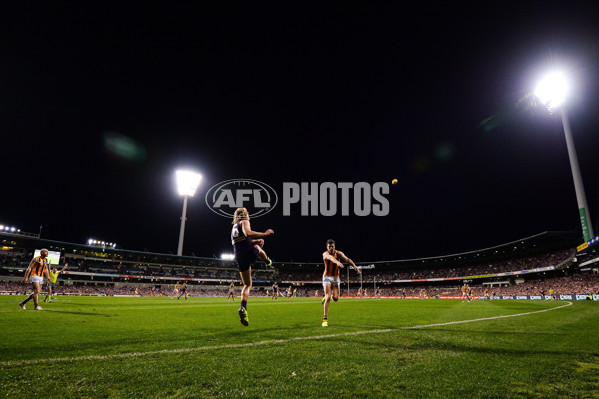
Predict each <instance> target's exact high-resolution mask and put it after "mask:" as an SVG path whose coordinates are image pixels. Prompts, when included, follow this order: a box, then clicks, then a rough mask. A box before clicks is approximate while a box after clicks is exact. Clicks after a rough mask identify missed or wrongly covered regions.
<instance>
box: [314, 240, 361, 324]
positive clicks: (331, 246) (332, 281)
mask: <svg viewBox="0 0 599 399" xmlns="http://www.w3.org/2000/svg"><path fill="white" fill-rule="evenodd" d="M322 260H323V261H324V273H323V274H322V287H323V288H324V294H325V300H324V315H323V317H322V326H323V327H328V325H329V304H330V303H331V299H333V300H334V301H335V302H337V301H338V300H339V285H340V283H341V281H340V280H339V268H343V267H344V266H343V263H341V261H343V262H346V263H349V264H350V265H351V267H353V268H354V270H355V271H356V272H357V273H358V274H360V269H358V267H357V266H356V264H355V263H354V261H353V260H351V259H350V258H348V257H347V256H345V254H344V253H343V252H341V251H337V250H336V249H335V241H334V240H330V239H329V240H327V250H326V251H324V252H323V254H322Z"/></svg>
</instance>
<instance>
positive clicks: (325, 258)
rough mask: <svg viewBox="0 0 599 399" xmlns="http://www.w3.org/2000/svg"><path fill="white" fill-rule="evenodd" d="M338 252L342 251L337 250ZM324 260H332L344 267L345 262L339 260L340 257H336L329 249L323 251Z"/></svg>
mask: <svg viewBox="0 0 599 399" xmlns="http://www.w3.org/2000/svg"><path fill="white" fill-rule="evenodd" d="M337 253H340V252H339V251H337ZM322 260H330V261H331V262H333V263H335V264H336V265H337V266H339V267H340V268H343V267H344V266H343V263H341V262H339V260H338V259H336V258H335V257H334V256H333V255H331V254H330V253H329V251H324V252H323V253H322Z"/></svg>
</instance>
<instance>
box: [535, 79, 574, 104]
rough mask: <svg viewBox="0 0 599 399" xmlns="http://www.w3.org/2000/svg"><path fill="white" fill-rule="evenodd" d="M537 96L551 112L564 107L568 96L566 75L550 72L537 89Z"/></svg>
mask: <svg viewBox="0 0 599 399" xmlns="http://www.w3.org/2000/svg"><path fill="white" fill-rule="evenodd" d="M535 96H537V97H538V98H539V100H541V102H542V103H543V104H544V105H546V106H547V109H549V110H550V111H551V110H553V109H555V108H556V107H559V106H560V105H562V104H563V103H564V102H565V101H566V98H567V96H568V82H567V81H566V77H565V76H564V74H563V73H561V72H550V73H548V74H547V75H545V76H544V77H543V78H542V79H541V81H540V82H539V84H538V85H537V88H536V89H535Z"/></svg>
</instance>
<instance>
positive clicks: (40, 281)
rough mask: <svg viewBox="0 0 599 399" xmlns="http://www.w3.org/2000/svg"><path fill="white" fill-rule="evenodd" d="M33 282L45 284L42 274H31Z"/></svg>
mask: <svg viewBox="0 0 599 399" xmlns="http://www.w3.org/2000/svg"><path fill="white" fill-rule="evenodd" d="M31 282H32V283H40V284H44V278H43V277H40V276H31Z"/></svg>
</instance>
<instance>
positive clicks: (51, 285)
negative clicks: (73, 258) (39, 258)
mask: <svg viewBox="0 0 599 399" xmlns="http://www.w3.org/2000/svg"><path fill="white" fill-rule="evenodd" d="M68 265H69V264H68V263H65V265H64V267H63V268H62V269H60V271H58V269H57V268H56V266H54V267H53V268H52V271H51V272H50V273H48V275H49V276H50V277H48V283H47V285H46V289H47V291H48V292H47V293H46V297H45V298H44V302H52V299H56V298H54V297H53V296H52V294H54V293H55V292H56V280H58V275H59V274H60V273H62V272H63V271H64V269H66V268H67V266H68ZM48 297H50V299H48Z"/></svg>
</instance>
